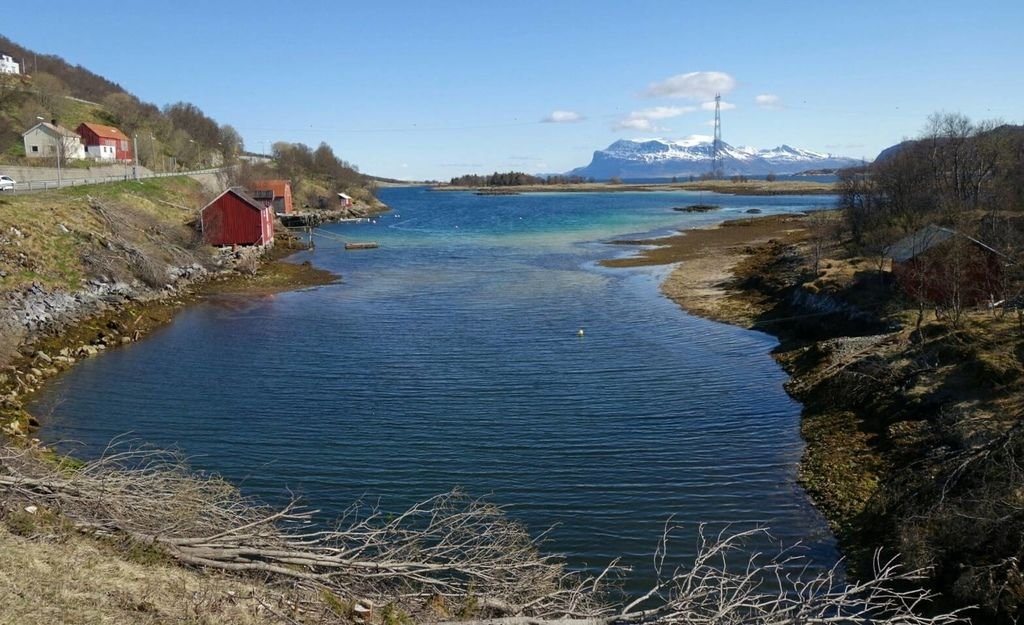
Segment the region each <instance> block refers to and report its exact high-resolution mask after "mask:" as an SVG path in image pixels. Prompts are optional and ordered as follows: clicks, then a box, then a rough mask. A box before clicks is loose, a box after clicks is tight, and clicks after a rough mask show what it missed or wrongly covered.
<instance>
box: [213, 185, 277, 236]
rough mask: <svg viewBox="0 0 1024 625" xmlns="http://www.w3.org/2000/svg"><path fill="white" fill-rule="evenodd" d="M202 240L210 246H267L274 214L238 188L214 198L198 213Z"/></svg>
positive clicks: (271, 234) (271, 232)
mask: <svg viewBox="0 0 1024 625" xmlns="http://www.w3.org/2000/svg"><path fill="white" fill-rule="evenodd" d="M199 217H200V220H201V223H202V227H203V239H205V240H206V242H207V243H209V244H210V245H270V244H272V243H273V242H274V211H273V209H271V208H270V207H268V206H264V205H262V204H260V203H259V202H257V201H256V200H254V199H252V198H251V197H249V196H248V195H247V194H246V193H245V191H243V190H242V188H241V187H232V188H230V189H227V190H226V191H224V192H223V193H221V194H220V195H218V196H217V197H216V198H214V200H213V201H212V202H210V203H209V204H207V205H206V206H205V207H203V210H201V211H200V212H199Z"/></svg>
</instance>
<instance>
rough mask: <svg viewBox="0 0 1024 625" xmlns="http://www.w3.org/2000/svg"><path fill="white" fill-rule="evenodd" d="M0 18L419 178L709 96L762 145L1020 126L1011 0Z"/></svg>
mask: <svg viewBox="0 0 1024 625" xmlns="http://www.w3.org/2000/svg"><path fill="white" fill-rule="evenodd" d="M4 13H5V15H4V20H3V21H4V25H3V27H2V30H0V32H2V33H3V34H4V35H6V36H7V37H9V38H11V39H13V40H14V41H17V42H18V43H20V44H22V45H24V46H27V47H29V48H31V49H34V50H37V51H39V52H41V53H52V54H58V55H60V56H62V57H64V58H65V59H67V60H68V61H70V62H71V63H77V64H81V65H83V66H85V67H87V68H89V69H91V70H93V71H95V72H97V73H99V74H101V75H103V76H105V77H107V78H109V79H111V80H114V81H116V82H118V83H120V84H121V85H122V86H123V87H125V88H126V89H127V90H129V91H131V92H132V93H135V94H136V95H138V96H139V97H140V98H142V99H143V100H146V101H150V102H154V103H156V104H158V105H161V106H162V105H164V104H168V103H172V102H176V101H179V100H184V101H188V102H193V103H195V104H196V105H198V106H199V107H200V108H201V109H203V111H204V112H206V113H207V114H208V115H210V116H211V117H213V118H214V119H216V120H217V121H219V122H221V123H229V124H231V125H233V126H235V128H237V129H238V130H239V132H241V134H242V136H243V137H244V138H245V142H246V146H247V148H248V149H251V150H254V151H261V150H263V149H265V146H267V145H268V144H269V143H270V142H273V141H276V140H286V141H301V142H304V143H307V144H309V145H312V146H316V145H317V144H318V143H319V142H320V141H326V142H328V143H329V144H330V145H331V146H332V147H333V148H334V149H335V152H336V153H338V154H339V155H340V156H342V157H343V158H345V159H347V160H349V161H350V162H353V163H355V164H357V165H359V167H360V168H361V170H362V171H364V172H367V173H372V174H378V175H383V176H393V177H398V178H407V179H424V178H438V179H447V178H450V177H452V176H454V175H459V174H463V173H471V172H478V173H479V172H490V171H494V170H508V169H518V170H524V171H527V172H545V173H547V172H562V171H566V170H568V169H571V168H573V167H576V166H581V165H585V164H587V163H588V162H589V161H590V158H591V155H592V153H593V151H594V150H595V149H600V148H603V147H606V146H607V145H608V144H610V143H611V142H612V141H614V140H616V139H619V138H647V137H665V138H683V137H687V136H690V135H694V134H706V135H709V134H711V131H712V130H711V127H710V126H709V122H710V120H711V119H712V117H713V114H712V113H711V112H710V111H708V110H705V109H704V108H703V107H704V105H705V103H706V102H708V101H709V97H708V93H710V91H711V90H714V89H720V90H721V91H722V94H723V101H724V102H725V103H726V104H727V110H725V111H724V112H723V114H722V119H723V122H722V125H723V138H724V139H725V141H727V142H729V143H731V144H733V145H751V146H755V147H759V148H767V147H774V146H776V145H779V144H782V143H788V144H791V145H795V146H799V147H803V148H808V149H813V150H818V151H823V152H832V153H835V154H842V155H844V156H852V157H856V158H860V157H866V158H868V159H870V158H873V157H874V156H875V155H876V154H877V153H878V152H879V151H880V150H881V149H882V148H884V147H887V146H888V145H891V144H893V143H896V142H898V141H900V140H901V139H903V138H906V137H910V136H914V135H916V134H917V133H918V132H919V131H920V130H921V128H922V127H923V126H924V124H925V122H926V119H927V117H928V115H929V114H931V113H933V112H936V111H959V112H962V113H964V114H966V115H968V116H970V117H971V118H972V119H975V120H982V119H992V118H999V119H1003V120H1005V121H1007V122H1012V123H1018V124H1019V123H1022V122H1024V72H1022V68H1021V62H1022V60H1024V43H1022V42H1024V36H1022V31H1021V29H1022V25H1024V3H1022V2H1019V1H1017V2H1010V1H1006V2H987V1H984V0H982V1H978V2H971V3H966V2H962V1H961V2H944V1H940V2H927V3H925V2H906V1H901V0H889V1H888V2H874V1H863V2H857V3H853V2H827V1H826V2H821V1H820V0H819V1H817V2H785V3H779V4H777V5H775V4H771V5H770V4H768V3H763V2H718V3H711V2H705V3H696V2H686V1H683V0H675V1H661V0H648V1H644V0H639V1H636V2H622V1H621V0H618V1H605V0H596V1H590V2H576V1H569V0H563V1H561V2H558V1H555V0H546V1H543V2H542V1H534V0H519V1H518V2H514V3H513V2H509V3H502V4H496V3H482V2H469V1H466V2H454V1H444V0H441V1H434V2H422V1H419V2H387V1H378V2H361V3H353V2H327V1H322V2H313V1H309V2H303V1H301V0H296V1H294V2H292V3H290V4H285V3H281V2H260V1H255V2H235V1H228V2H214V1H207V2H195V1H193V0H182V1H180V2H175V3H164V2H161V3H154V4H153V5H152V6H151V5H149V4H147V3H92V4H89V5H87V6H86V5H83V4H81V3H80V2H77V1H76V2H71V1H65V0H54V1H51V2H48V3H46V5H45V8H42V7H41V6H40V5H38V4H37V3H28V2H19V3H15V4H14V6H9V7H6V8H5V9H4ZM54 16H57V17H58V18H57V19H55V18H54ZM100 33H104V34H110V35H112V36H109V37H103V36H100ZM759 96H760V97H759ZM731 107H735V108H731ZM545 120H547V121H545Z"/></svg>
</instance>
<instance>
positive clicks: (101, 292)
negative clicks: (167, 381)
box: [0, 238, 337, 439]
mask: <svg viewBox="0 0 1024 625" xmlns="http://www.w3.org/2000/svg"><path fill="white" fill-rule="evenodd" d="M296 249H299V244H298V242H297V241H295V240H291V239H288V238H285V239H284V240H283V241H282V242H281V244H280V245H279V246H278V247H277V248H275V249H272V250H270V251H266V252H265V251H262V250H257V249H241V250H236V251H231V250H223V251H222V252H221V253H219V254H218V255H217V256H216V257H215V258H214V260H213V262H212V263H211V264H210V266H204V265H203V264H200V263H198V262H195V263H191V264H188V265H182V266H175V267H170V268H168V276H167V284H166V285H164V286H163V287H161V288H153V287H149V286H147V285H146V284H145V283H143V282H141V281H138V280H136V281H133V282H108V281H104V280H102V279H91V280H89V281H88V282H87V283H86V284H85V285H84V286H83V288H81V289H79V290H77V291H74V292H70V293H69V292H65V291H61V290H51V289H47V288H45V287H43V286H41V285H40V284H38V283H36V284H32V285H30V286H28V287H26V288H24V289H19V290H15V291H8V292H4V293H2V294H0V314H2V317H0V336H2V337H3V341H4V343H5V345H4V347H5V348H6V349H5V354H4V356H5V360H4V362H3V365H2V367H0V432H3V433H6V434H8V435H11V436H15V437H18V438H22V439H28V437H30V435H31V431H32V429H33V428H34V427H35V426H37V425H38V421H37V420H36V418H35V417H34V416H32V415H30V414H28V413H27V412H25V411H24V410H23V403H24V401H25V400H26V399H27V398H28V397H29V396H30V395H31V394H32V393H34V392H35V391H37V390H38V389H39V388H40V387H41V386H42V384H43V383H44V382H45V381H46V380H47V379H48V378H51V377H53V376H55V375H57V374H58V373H60V372H61V371H63V370H65V369H67V368H69V367H71V366H73V365H74V364H75V363H76V362H77V361H79V360H82V359H85V358H91V357H94V356H96V355H98V354H100V353H102V352H103V351H105V350H107V349H111V348H115V347H118V346H121V345H127V344H129V343H132V342H135V341H137V340H139V339H141V338H142V337H143V336H145V335H146V334H148V333H149V332H150V331H152V330H153V329H155V328H157V327H159V326H162V325H164V324H166V323H168V322H170V321H171V320H172V319H173V317H174V316H175V315H176V314H177V313H178V312H179V311H180V310H181V309H182V308H184V307H185V306H187V305H189V304H190V303H192V302H195V301H197V300H198V299H201V298H202V297H204V296H207V295H211V294H218V293H248V294H252V293H270V292H279V291H283V290H291V289H296V288H302V287H305V286H314V285H320V284H328V283H330V282H333V281H335V280H337V276H335V275H334V274H331V273H330V272H327V271H323V270H319V269H316V268H313V267H311V266H310V265H309V264H308V263H305V264H301V265H298V264H293V263H288V262H285V261H283V260H281V259H282V258H283V257H284V256H286V255H288V254H290V253H292V252H294V251H295V250H296Z"/></svg>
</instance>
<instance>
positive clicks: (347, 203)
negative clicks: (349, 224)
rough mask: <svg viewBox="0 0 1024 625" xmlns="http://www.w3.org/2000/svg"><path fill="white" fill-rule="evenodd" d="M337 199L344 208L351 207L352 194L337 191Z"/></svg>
mask: <svg viewBox="0 0 1024 625" xmlns="http://www.w3.org/2000/svg"><path fill="white" fill-rule="evenodd" d="M338 201H339V202H341V205H342V206H343V207H344V208H351V207H352V196H351V195H349V194H347V193H339V194H338Z"/></svg>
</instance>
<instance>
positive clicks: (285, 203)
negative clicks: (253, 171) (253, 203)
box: [250, 180, 295, 215]
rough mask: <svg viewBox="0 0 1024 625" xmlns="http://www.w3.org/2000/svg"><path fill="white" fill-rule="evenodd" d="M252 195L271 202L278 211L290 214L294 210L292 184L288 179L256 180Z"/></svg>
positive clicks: (251, 186)
mask: <svg viewBox="0 0 1024 625" xmlns="http://www.w3.org/2000/svg"><path fill="white" fill-rule="evenodd" d="M250 188H251V189H252V197H253V198H254V199H256V200H259V201H260V202H264V203H269V204H270V205H271V206H272V207H273V209H274V212H276V213H284V214H285V215H290V214H291V213H292V212H294V210H295V209H294V207H293V205H292V185H291V182H289V181H287V180H256V181H254V182H253V183H252V184H251V185H250Z"/></svg>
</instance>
